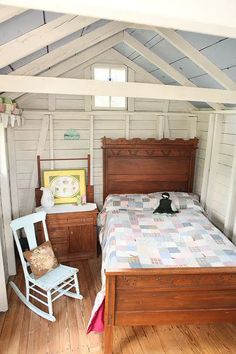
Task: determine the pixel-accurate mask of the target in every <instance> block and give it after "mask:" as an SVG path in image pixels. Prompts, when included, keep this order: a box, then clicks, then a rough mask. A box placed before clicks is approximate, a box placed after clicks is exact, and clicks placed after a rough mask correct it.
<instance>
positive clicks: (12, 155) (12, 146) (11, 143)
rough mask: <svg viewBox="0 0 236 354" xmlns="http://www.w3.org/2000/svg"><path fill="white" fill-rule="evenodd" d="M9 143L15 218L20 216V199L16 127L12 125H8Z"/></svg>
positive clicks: (10, 176) (10, 175)
mask: <svg viewBox="0 0 236 354" xmlns="http://www.w3.org/2000/svg"><path fill="white" fill-rule="evenodd" d="M7 144H8V161H9V172H10V173H9V178H10V189H11V207H12V216H13V218H14V219H16V218H18V217H19V201H18V189H17V176H16V148H15V136H14V129H13V128H12V127H10V126H8V127H7Z"/></svg>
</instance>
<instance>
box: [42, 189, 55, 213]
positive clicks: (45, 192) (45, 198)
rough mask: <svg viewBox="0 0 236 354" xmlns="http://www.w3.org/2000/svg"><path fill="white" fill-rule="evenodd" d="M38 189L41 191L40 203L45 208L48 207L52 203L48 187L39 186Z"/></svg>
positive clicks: (51, 205) (51, 195)
mask: <svg viewBox="0 0 236 354" xmlns="http://www.w3.org/2000/svg"><path fill="white" fill-rule="evenodd" d="M40 190H41V191H42V192H43V195H42V198H41V205H42V207H43V208H45V209H50V208H52V207H53V205H54V196H53V193H52V191H51V189H50V188H45V187H41V188H40Z"/></svg>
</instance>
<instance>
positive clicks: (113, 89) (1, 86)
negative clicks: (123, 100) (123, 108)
mask: <svg viewBox="0 0 236 354" xmlns="http://www.w3.org/2000/svg"><path fill="white" fill-rule="evenodd" d="M13 90H14V91H17V92H24V93H25V92H27V93H52V94H66V95H100V96H107V95H108V96H110V95H111V96H125V97H142V98H153V99H168V100H177V101H200V102H202V101H203V102H204V101H209V102H221V103H233V104H234V103H236V91H231V90H219V89H206V88H198V87H186V86H172V85H156V84H146V83H133V82H105V81H96V80H84V79H67V78H51V77H35V76H9V75H0V91H13Z"/></svg>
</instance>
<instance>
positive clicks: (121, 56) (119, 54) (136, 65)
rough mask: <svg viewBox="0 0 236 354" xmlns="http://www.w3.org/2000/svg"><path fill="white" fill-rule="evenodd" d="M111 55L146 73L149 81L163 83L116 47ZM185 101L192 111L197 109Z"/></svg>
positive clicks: (135, 69)
mask: <svg viewBox="0 0 236 354" xmlns="http://www.w3.org/2000/svg"><path fill="white" fill-rule="evenodd" d="M111 55H112V56H114V57H115V58H116V59H118V60H120V61H121V62H123V63H124V64H125V65H127V66H129V67H130V68H131V69H133V70H134V71H136V72H139V73H140V74H142V75H145V77H146V78H147V80H148V81H149V82H151V83H156V84H162V85H163V82H162V81H160V80H159V79H157V78H156V77H155V76H154V75H152V74H150V73H149V72H148V71H147V70H145V69H143V68H142V67H141V66H139V65H138V64H136V63H135V62H134V61H132V60H130V59H129V58H127V57H126V56H124V55H123V54H121V53H120V52H118V51H117V50H116V49H114V48H112V49H111ZM185 103H186V105H188V108H189V109H190V110H191V111H192V110H194V109H196V107H195V106H194V105H193V104H192V103H190V102H187V101H186V102H185Z"/></svg>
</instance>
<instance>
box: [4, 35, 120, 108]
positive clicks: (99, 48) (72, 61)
mask: <svg viewBox="0 0 236 354" xmlns="http://www.w3.org/2000/svg"><path fill="white" fill-rule="evenodd" d="M122 40H123V31H122V32H120V33H117V34H115V35H113V36H111V37H109V38H107V39H104V40H103V41H102V42H99V43H97V44H95V45H93V46H91V47H89V48H88V49H86V50H84V51H82V52H81V53H78V54H77V55H75V56H73V57H72V58H69V59H67V60H65V61H63V62H62V63H60V64H57V65H55V66H54V67H52V68H51V69H49V70H47V71H44V72H43V73H41V74H40V75H39V76H47V77H60V76H61V75H63V74H65V73H67V72H69V71H71V70H72V69H75V68H78V67H79V66H80V65H81V64H83V63H85V62H87V61H88V60H90V59H92V58H94V57H96V56H98V55H100V54H101V53H104V52H105V51H107V50H108V49H110V48H112V47H113V46H115V45H116V44H118V43H120V42H121V41H122ZM21 95H22V94H20V93H19V92H17V93H16V92H7V93H4V96H5V97H11V98H12V99H16V98H18V103H22V102H23V97H24V96H26V95H28V94H23V95H22V96H21Z"/></svg>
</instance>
